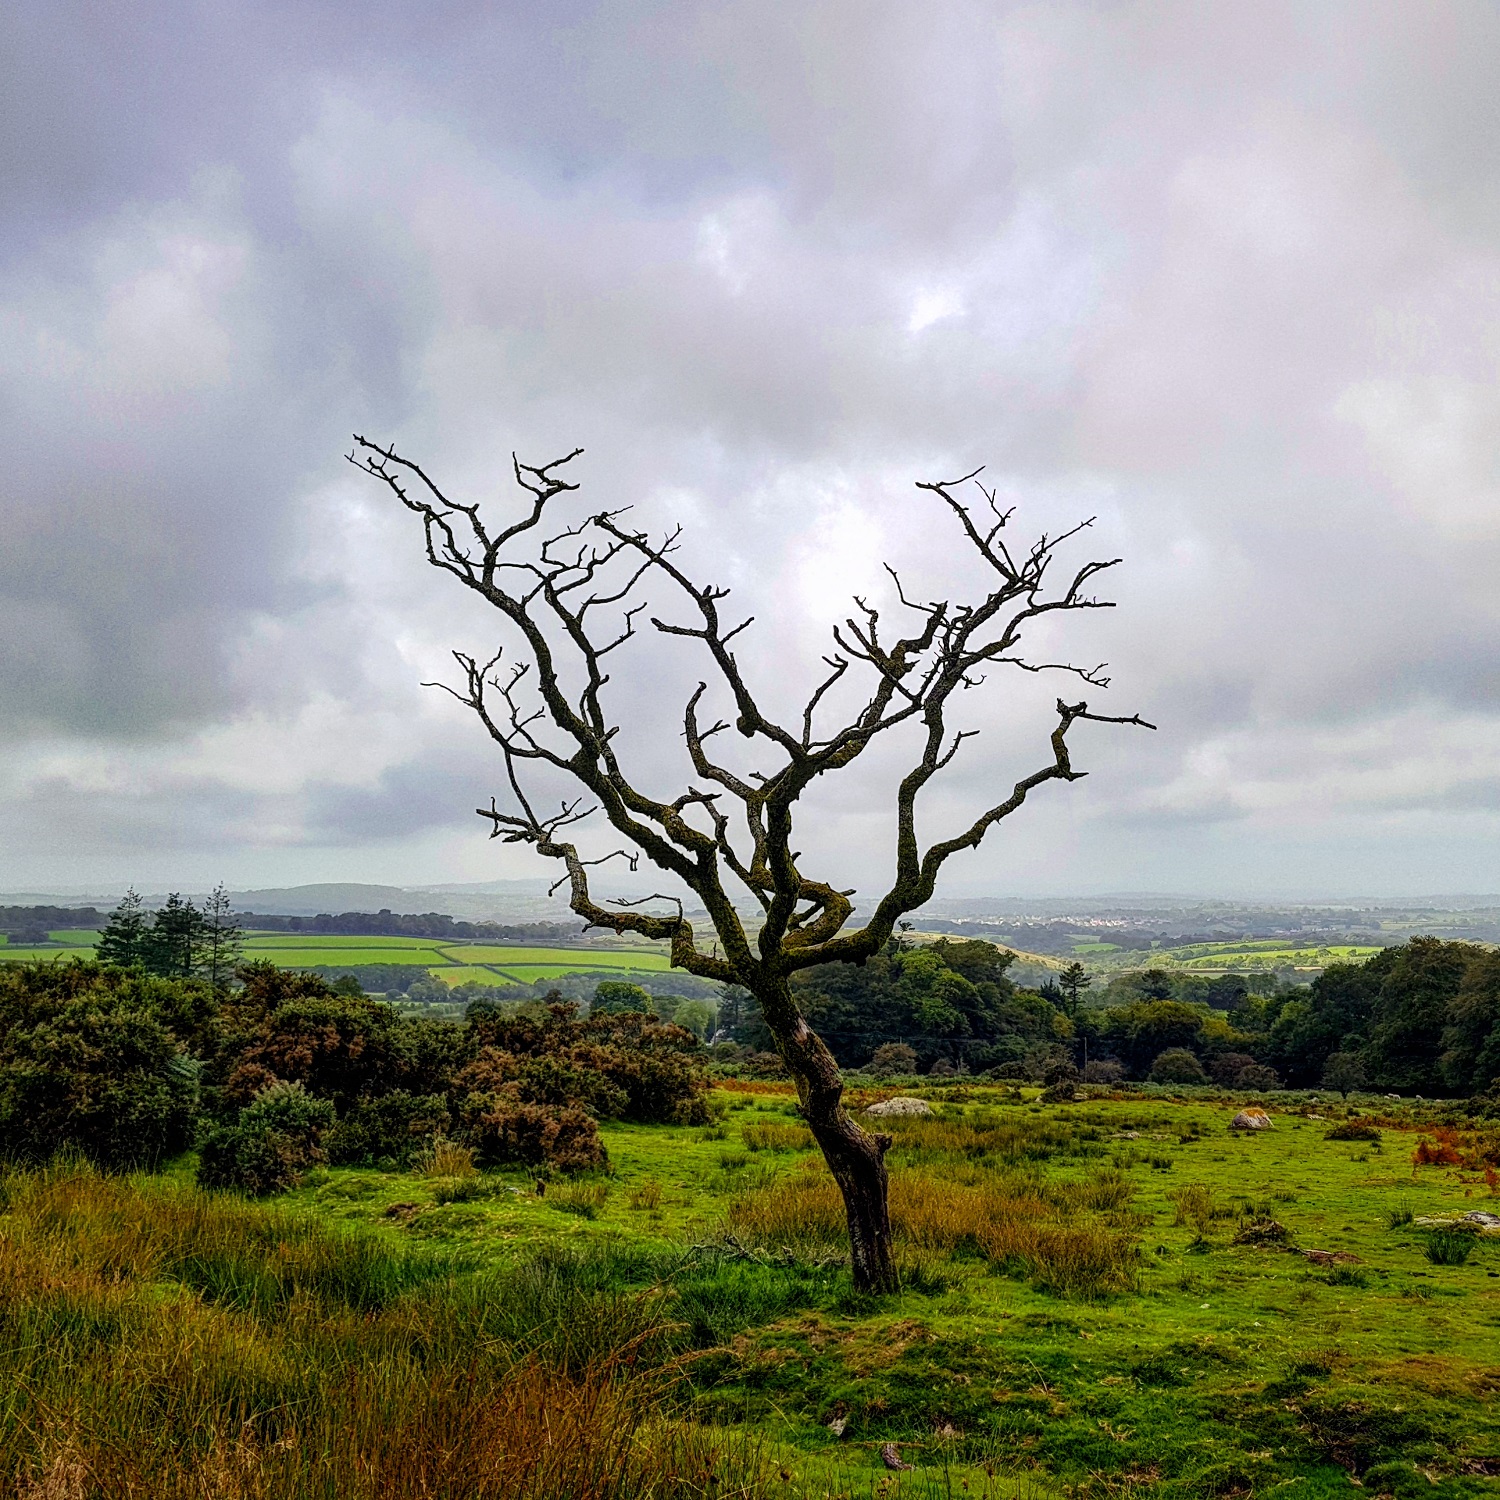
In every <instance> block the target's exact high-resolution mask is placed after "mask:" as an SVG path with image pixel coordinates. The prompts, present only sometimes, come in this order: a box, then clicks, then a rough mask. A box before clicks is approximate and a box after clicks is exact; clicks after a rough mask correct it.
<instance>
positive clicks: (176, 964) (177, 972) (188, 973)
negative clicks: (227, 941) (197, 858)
mask: <svg viewBox="0 0 1500 1500" xmlns="http://www.w3.org/2000/svg"><path fill="white" fill-rule="evenodd" d="M204 927H205V923H204V920H203V913H202V912H201V911H199V910H198V908H197V907H196V906H194V905H193V903H192V901H191V900H188V901H184V900H183V899H182V897H181V896H180V895H178V893H177V892H176V891H173V892H172V894H171V895H170V896H168V897H167V904H166V905H165V906H163V907H160V908H159V909H158V910H157V912H156V915H155V919H154V920H153V921H152V924H151V927H150V930H149V932H148V933H147V936H146V943H145V952H144V958H145V963H146V967H147V968H148V969H149V970H150V971H151V972H152V973H153V974H161V975H164V976H166V977H167V978H170V979H190V978H192V976H193V975H194V974H196V973H198V972H199V970H200V968H201V966H202V958H203V941H204Z"/></svg>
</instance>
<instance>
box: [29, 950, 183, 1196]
mask: <svg viewBox="0 0 1500 1500" xmlns="http://www.w3.org/2000/svg"><path fill="white" fill-rule="evenodd" d="M53 969H56V970H58V971H60V972H58V973H55V974H54V973H50V972H45V971H50V970H53ZM185 988H186V989H196V988H197V987H195V986H192V985H191V984H187V985H184V984H180V983H175V984H174V983H172V982H169V981H164V980H160V979H148V978H146V977H145V976H143V975H139V974H132V973H128V972H120V971H113V972H110V971H104V970H101V969H99V968H98V967H97V966H96V965H92V964H76V965H45V966H44V965H26V966H21V965H17V966H15V967H14V968H12V966H10V965H4V966H0V1152H3V1153H4V1155H5V1156H7V1157H9V1158H10V1159H12V1160H17V1161H31V1162H37V1161H45V1160H46V1159H47V1158H49V1157H50V1156H51V1155H52V1154H53V1153H54V1152H56V1151H59V1150H62V1149H64V1148H72V1149H73V1150H76V1151H79V1152H81V1153H82V1154H83V1155H84V1156H86V1157H87V1158H88V1159H89V1160H90V1161H92V1162H94V1163H95V1164H96V1165H98V1166H101V1167H105V1168H109V1169H116V1168H125V1167H135V1166H148V1167H149V1166H154V1165H156V1164H157V1163H158V1162H160V1161H161V1160H162V1159H163V1158H165V1157H169V1156H173V1155H176V1154H177V1153H178V1152H179V1151H182V1150H185V1149H186V1147H187V1146H188V1144H189V1142H190V1141H191V1139H192V1131H193V1116H194V1111H195V1107H196V1102H197V1078H198V1070H197V1065H196V1064H195V1063H194V1062H193V1061H192V1060H191V1059H190V1058H188V1057H187V1056H186V1055H185V1054H184V1053H183V1051H182V1048H181V1045H180V1042H179V1040H178V1037H177V1036H176V1035H174V1030H173V1011H174V1010H177V1009H179V1008H180V1006H181V1002H182V999H183V997H182V996H181V995H180V994H178V993H177V992H178V991H180V990H183V989H185Z"/></svg>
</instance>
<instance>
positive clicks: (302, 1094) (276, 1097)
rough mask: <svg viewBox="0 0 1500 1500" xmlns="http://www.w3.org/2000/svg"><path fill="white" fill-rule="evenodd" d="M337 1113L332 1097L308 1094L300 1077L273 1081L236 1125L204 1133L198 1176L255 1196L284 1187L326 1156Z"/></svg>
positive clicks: (203, 1183)
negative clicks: (325, 1140) (325, 1138)
mask: <svg viewBox="0 0 1500 1500" xmlns="http://www.w3.org/2000/svg"><path fill="white" fill-rule="evenodd" d="M334 1119H335V1114H334V1108H333V1105H332V1103H331V1102H330V1101H329V1100H327V1099H319V1098H316V1097H315V1096H314V1095H312V1094H309V1093H308V1092H307V1090H306V1089H304V1088H303V1087H302V1085H301V1084H300V1083H274V1084H272V1085H271V1086H270V1087H269V1088H268V1089H266V1090H265V1091H264V1092H263V1093H261V1094H260V1095H258V1096H257V1097H256V1099H255V1100H254V1102H253V1103H251V1104H249V1105H247V1106H246V1107H245V1108H244V1109H242V1110H241V1111H240V1113H239V1116H238V1118H237V1119H236V1120H235V1122H234V1123H233V1124H232V1125H220V1126H218V1127H216V1128H214V1129H212V1130H210V1131H209V1132H208V1134H207V1135H206V1136H205V1137H204V1139H203V1142H202V1144H201V1146H200V1147H199V1158H198V1182H199V1184H200V1185H201V1186H203V1187H210V1188H236V1189H238V1190H239V1191H241V1192H246V1193H251V1194H253V1195H255V1196H256V1197H263V1196H265V1195H267V1194H270V1193H282V1192H285V1191H286V1190H287V1189H288V1188H290V1187H295V1186H296V1184H297V1183H298V1182H299V1181H300V1180H301V1177H302V1174H303V1173H304V1172H306V1171H307V1169H308V1168H309V1167H312V1166H315V1165H317V1164H318V1163H319V1162H322V1161H325V1160H326V1159H327V1154H326V1152H325V1151H324V1150H323V1136H324V1134H325V1133H326V1132H327V1131H329V1130H331V1129H332V1128H333V1124H334Z"/></svg>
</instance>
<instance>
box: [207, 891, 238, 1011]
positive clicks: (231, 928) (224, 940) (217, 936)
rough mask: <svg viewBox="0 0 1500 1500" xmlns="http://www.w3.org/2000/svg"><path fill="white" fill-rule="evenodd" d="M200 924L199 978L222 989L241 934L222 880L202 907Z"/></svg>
mask: <svg viewBox="0 0 1500 1500" xmlns="http://www.w3.org/2000/svg"><path fill="white" fill-rule="evenodd" d="M202 921H203V927H202V948H201V967H202V972H203V977H204V978H205V979H207V980H208V982H209V983H210V984H211V985H212V986H213V987H214V988H215V989H216V990H221V989H225V988H227V987H228V984H229V981H230V979H231V978H233V976H234V971H235V967H236V966H237V965H238V963H239V961H240V952H241V949H242V947H243V939H244V934H243V933H242V932H241V930H240V925H239V923H238V922H236V921H235V919H234V908H233V907H232V906H231V905H230V901H229V892H228V891H226V890H225V889H224V882H223V881H222V880H221V881H220V882H219V883H218V885H216V886H215V887H214V888H213V892H212V894H211V895H210V896H209V898H208V900H207V901H205V902H204V904H203V913H202Z"/></svg>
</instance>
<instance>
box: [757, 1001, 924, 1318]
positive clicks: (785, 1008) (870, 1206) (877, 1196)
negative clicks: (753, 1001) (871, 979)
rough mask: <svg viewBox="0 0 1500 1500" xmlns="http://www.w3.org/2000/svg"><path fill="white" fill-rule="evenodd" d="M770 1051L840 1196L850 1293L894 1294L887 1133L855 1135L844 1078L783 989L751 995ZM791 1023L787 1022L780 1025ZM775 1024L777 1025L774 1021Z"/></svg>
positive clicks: (894, 1270)
mask: <svg viewBox="0 0 1500 1500" xmlns="http://www.w3.org/2000/svg"><path fill="white" fill-rule="evenodd" d="M757 998H758V999H759V1000H760V1002H761V1014H762V1016H763V1017H765V1019H766V1021H767V1023H768V1025H769V1026H770V1029H771V1034H772V1035H773V1036H774V1037H775V1038H776V1045H777V1050H778V1051H779V1052H780V1053H781V1057H782V1060H783V1061H784V1062H785V1063H786V1065H787V1071H788V1072H790V1073H791V1075H792V1078H793V1079H794V1081H795V1082H796V1085H797V1094H798V1097H799V1098H800V1100H801V1103H802V1113H803V1117H804V1118H805V1119H806V1121H807V1125H808V1129H810V1130H811V1131H812V1134H813V1139H814V1140H815V1141H817V1143H818V1146H819V1147H820V1149H821V1150H822V1152H823V1159H824V1161H826V1162H827V1163H828V1169H829V1171H831V1172H832V1173H833V1179H834V1181H835V1182H837V1183H838V1185H839V1191H840V1192H841V1193H842V1194H843V1196H844V1213H845V1216H846V1218H847V1220H848V1224H849V1256H850V1266H851V1268H852V1271H853V1275H854V1289H855V1290H856V1291H859V1292H893V1291H895V1290H896V1289H897V1285H898V1282H897V1276H896V1262H895V1258H894V1256H893V1254H892V1251H891V1215H890V1205H889V1201H888V1195H889V1185H890V1180H889V1177H888V1174H887V1172H886V1167H885V1153H886V1151H887V1150H888V1149H889V1147H890V1144H891V1138H890V1136H888V1135H876V1134H872V1133H871V1132H869V1131H868V1130H862V1129H861V1128H860V1127H859V1126H858V1125H856V1124H855V1122H854V1121H853V1120H852V1119H850V1118H849V1112H848V1110H846V1109H845V1108H844V1106H843V1094H844V1080H843V1078H842V1076H841V1075H840V1073H839V1067H838V1064H837V1063H836V1062H835V1061H834V1060H833V1054H832V1053H831V1052H830V1051H829V1050H828V1048H827V1047H826V1046H825V1045H824V1043H823V1039H822V1038H821V1037H820V1036H819V1035H818V1034H817V1033H816V1032H815V1031H813V1029H812V1028H811V1027H810V1026H809V1025H808V1024H807V1022H806V1021H805V1020H803V1018H802V1016H801V1015H800V1014H799V1013H798V1011H797V1008H796V1006H795V1003H794V1002H793V1001H792V998H791V992H790V989H789V988H787V987H786V986H784V985H783V986H781V987H780V988H779V992H773V993H771V994H766V993H764V992H762V993H761V994H759V995H758V996H757ZM786 1020H790V1023H791V1024H790V1025H787V1024H785V1021H786ZM778 1021H782V1022H783V1024H782V1025H778V1024H777V1022H778Z"/></svg>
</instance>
